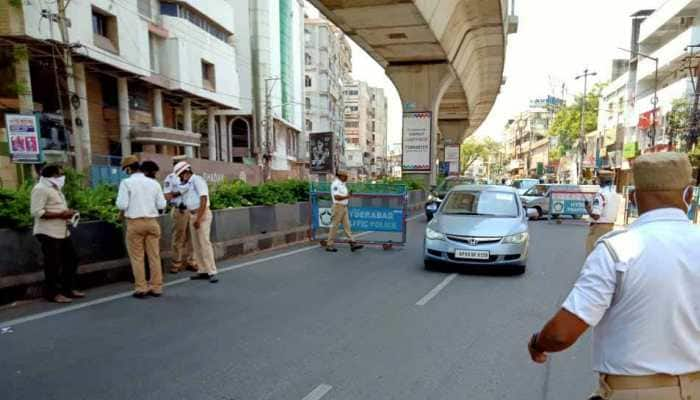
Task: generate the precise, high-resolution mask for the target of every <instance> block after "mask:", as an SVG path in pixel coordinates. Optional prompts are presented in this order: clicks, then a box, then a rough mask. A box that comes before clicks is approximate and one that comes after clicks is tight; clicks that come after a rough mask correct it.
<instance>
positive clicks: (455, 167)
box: [445, 144, 460, 175]
mask: <svg viewBox="0 0 700 400" xmlns="http://www.w3.org/2000/svg"><path fill="white" fill-rule="evenodd" d="M459 149H460V146H459V145H458V144H454V145H447V146H445V162H446V163H449V165H450V171H449V174H450V175H459V169H460V168H459V160H460V151H459Z"/></svg>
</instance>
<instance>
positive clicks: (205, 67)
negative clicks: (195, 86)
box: [202, 60, 216, 91]
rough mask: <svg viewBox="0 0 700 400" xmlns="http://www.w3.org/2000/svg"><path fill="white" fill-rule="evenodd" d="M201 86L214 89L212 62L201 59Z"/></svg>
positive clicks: (214, 79)
mask: <svg viewBox="0 0 700 400" xmlns="http://www.w3.org/2000/svg"><path fill="white" fill-rule="evenodd" d="M202 86H203V87H204V88H205V89H207V90H211V91H215V90H216V72H215V71H214V64H212V63H209V62H206V61H204V60H202Z"/></svg>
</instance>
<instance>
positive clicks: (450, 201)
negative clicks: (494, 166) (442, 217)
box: [442, 191, 518, 218]
mask: <svg viewBox="0 0 700 400" xmlns="http://www.w3.org/2000/svg"><path fill="white" fill-rule="evenodd" d="M442 213H443V214H460V215H486V216H493V217H510V218H514V217H517V216H518V203H517V200H516V198H515V195H514V194H513V193H505V192H489V191H464V192H462V191H459V192H452V193H451V194H450V195H449V196H448V197H447V200H446V201H445V203H444V204H443V206H442Z"/></svg>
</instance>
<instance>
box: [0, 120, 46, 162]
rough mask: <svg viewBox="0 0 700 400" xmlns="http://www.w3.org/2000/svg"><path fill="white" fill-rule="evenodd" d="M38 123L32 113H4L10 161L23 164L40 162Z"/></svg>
mask: <svg viewBox="0 0 700 400" xmlns="http://www.w3.org/2000/svg"><path fill="white" fill-rule="evenodd" d="M38 125H39V124H38V123H37V120H36V117H35V116H34V115H22V114H7V115H5V126H6V127H7V143H8V145H9V147H10V157H11V158H12V161H14V162H16V163H23V164H39V163H41V148H40V147H39V130H38Z"/></svg>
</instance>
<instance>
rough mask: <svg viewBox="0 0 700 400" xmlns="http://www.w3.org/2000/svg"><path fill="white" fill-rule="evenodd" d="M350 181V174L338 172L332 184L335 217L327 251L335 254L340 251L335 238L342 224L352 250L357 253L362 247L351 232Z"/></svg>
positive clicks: (327, 241)
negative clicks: (348, 184)
mask: <svg viewBox="0 0 700 400" xmlns="http://www.w3.org/2000/svg"><path fill="white" fill-rule="evenodd" d="M347 181H348V173H347V172H345V171H338V172H337V173H336V178H335V180H333V183H332V184H331V197H332V200H333V216H332V218H331V231H330V233H329V234H328V240H326V251H330V252H332V253H335V252H337V251H338V249H336V248H335V246H334V244H335V238H336V236H337V235H338V228H339V226H340V224H343V230H344V231H345V236H347V237H348V241H349V242H350V250H351V251H356V250H360V249H361V248H362V247H364V246H362V245H360V244H357V243H355V240H354V239H353V237H352V231H351V230H350V214H349V212H348V200H349V199H350V192H349V191H348V187H347V186H346V185H345V182H347Z"/></svg>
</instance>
